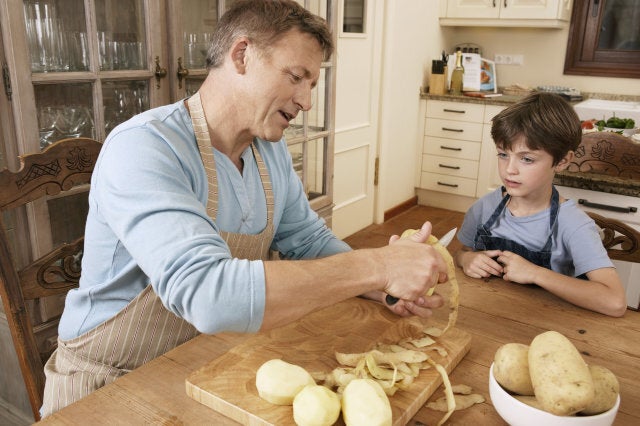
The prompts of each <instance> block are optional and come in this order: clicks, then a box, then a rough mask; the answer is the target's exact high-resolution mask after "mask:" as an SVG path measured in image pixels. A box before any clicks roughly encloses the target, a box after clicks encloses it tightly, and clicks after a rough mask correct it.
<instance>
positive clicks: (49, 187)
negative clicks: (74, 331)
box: [0, 138, 102, 420]
mask: <svg viewBox="0 0 640 426" xmlns="http://www.w3.org/2000/svg"><path fill="white" fill-rule="evenodd" d="M101 147H102V144H101V143H100V142H98V141H96V140H93V139H88V138H74V139H64V140H61V141H58V142H56V143H54V144H52V145H50V146H48V147H47V148H46V149H45V150H44V151H42V152H40V153H36V154H28V155H24V156H21V157H20V163H21V167H20V170H18V171H17V172H12V171H10V170H8V169H4V170H2V171H0V297H1V298H2V303H3V307H4V311H5V314H6V317H7V322H8V325H9V329H10V331H11V335H12V337H13V342H14V346H15V350H16V353H17V356H18V361H19V363H20V368H21V370H22V375H23V378H24V382H25V385H26V389H27V393H28V395H29V400H30V403H31V407H32V410H33V414H34V417H35V419H36V420H39V418H40V415H39V410H40V407H41V406H42V394H43V390H44V380H45V378H44V363H45V362H46V360H47V359H48V358H49V356H50V355H51V352H52V349H51V350H47V351H43V350H42V349H41V348H40V349H39V347H38V346H39V345H38V344H37V341H36V335H35V333H34V324H33V323H32V313H31V312H30V309H31V307H32V306H34V302H32V301H36V300H38V299H40V298H43V297H48V296H53V295H60V294H66V292H67V291H69V290H70V289H72V288H74V287H77V285H78V280H79V278H80V260H81V258H82V249H83V242H84V238H83V237H81V238H79V239H77V240H76V241H74V242H72V243H69V244H63V245H60V246H58V247H55V248H54V249H53V250H52V251H50V252H49V253H47V254H45V255H43V256H41V257H39V258H38V259H36V260H32V261H29V262H25V263H28V264H27V265H26V266H24V267H19V268H18V267H17V266H16V265H17V263H18V262H17V261H16V258H15V257H14V254H15V251H14V249H15V246H16V243H17V241H15V238H13V239H11V238H9V233H8V232H7V229H8V228H9V226H8V224H6V223H5V222H4V220H5V218H6V217H8V216H6V212H8V211H10V210H14V209H19V208H22V207H23V206H26V205H27V204H29V203H31V202H34V201H35V202H37V201H38V200H39V199H42V198H44V199H46V198H47V197H51V196H53V195H57V194H61V193H65V192H67V191H69V190H71V189H75V190H78V185H86V184H89V182H90V179H91V173H92V172H93V168H94V166H95V162H96V159H97V157H98V153H99V152H100V148H101ZM58 320H59V317H57V318H52V319H50V321H54V322H55V323H56V324H55V330H57V321H58Z"/></svg>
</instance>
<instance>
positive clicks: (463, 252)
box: [455, 246, 502, 278]
mask: <svg viewBox="0 0 640 426" xmlns="http://www.w3.org/2000/svg"><path fill="white" fill-rule="evenodd" d="M501 253H502V251H500V250H486V251H473V249H472V248H471V247H468V246H462V248H461V249H460V250H458V252H457V253H456V255H455V262H456V265H458V266H459V267H460V268H462V271H463V272H464V273H465V274H466V275H468V276H470V277H471V278H487V277H489V276H491V275H496V276H498V277H499V276H501V275H502V265H500V264H499V263H498V262H496V260H495V258H496V257H497V256H499V255H500V254H501Z"/></svg>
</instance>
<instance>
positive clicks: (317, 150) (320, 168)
mask: <svg viewBox="0 0 640 426" xmlns="http://www.w3.org/2000/svg"><path fill="white" fill-rule="evenodd" d="M326 143H327V140H326V138H322V139H314V140H311V141H308V142H307V143H306V156H307V158H306V167H305V175H304V183H305V187H304V189H305V191H306V193H307V197H309V199H310V200H313V199H314V198H316V197H319V196H321V195H325V194H326V190H325V187H324V164H325V144H326Z"/></svg>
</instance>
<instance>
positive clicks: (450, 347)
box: [186, 298, 471, 426]
mask: <svg viewBox="0 0 640 426" xmlns="http://www.w3.org/2000/svg"><path fill="white" fill-rule="evenodd" d="M426 325H428V326H440V327H442V328H444V326H445V324H439V323H435V322H433V321H427V320H422V319H420V318H415V317H412V318H400V317H398V316H396V315H394V314H393V313H391V312H390V311H389V310H388V309H386V308H385V307H384V306H382V305H380V304H378V303H374V302H371V301H367V300H363V299H360V298H354V299H349V300H346V301H344V302H342V303H339V304H337V305H334V306H330V307H328V308H325V309H322V310H319V311H316V312H314V313H312V314H310V315H307V316H306V317H304V318H302V319H301V320H299V321H296V322H294V323H292V324H289V325H287V326H284V327H281V328H278V329H276V330H272V331H270V332H266V333H259V334H256V335H254V336H252V337H250V338H249V339H248V340H246V341H245V342H243V343H242V344H240V345H238V346H236V347H234V348H233V349H231V350H230V351H229V352H227V353H226V354H225V355H223V356H221V357H219V358H217V359H215V360H213V361H211V362H210V363H209V364H207V365H205V366H204V367H203V368H201V369H200V370H197V371H195V372H193V373H192V374H191V375H190V376H189V377H188V378H187V380H186V390H187V394H188V395H189V396H190V397H191V398H193V399H195V400H196V401H198V402H200V403H202V404H204V405H206V406H208V407H211V408H212V409H214V410H216V411H218V412H220V413H222V414H224V415H225V416H227V417H230V418H232V419H234V420H236V421H238V422H240V423H242V424H245V425H278V426H280V425H295V422H294V421H293V409H292V407H291V406H278V405H273V404H270V403H268V402H267V401H265V400H263V399H262V398H260V397H259V396H258V391H257V389H256V386H255V375H256V371H257V370H258V368H259V367H260V366H261V365H262V364H263V363H264V362H265V361H268V360H270V359H273V358H281V359H283V360H284V361H287V362H290V363H292V364H297V365H299V366H301V367H303V368H305V369H306V370H307V371H309V372H310V373H312V375H313V373H314V372H325V373H328V372H330V371H331V370H333V369H334V368H335V367H337V366H338V363H337V361H336V360H335V355H334V353H335V352H345V353H360V352H365V351H367V350H370V349H372V348H373V347H374V346H375V344H376V343H380V342H382V343H396V342H398V341H400V340H401V339H403V338H406V337H412V338H415V337H423V336H424V335H423V334H422V330H423V329H424V327H425V326H426ZM436 340H437V342H438V344H439V345H441V346H443V347H445V349H446V350H447V352H448V356H447V357H445V358H443V357H440V356H438V355H437V353H435V351H433V352H430V354H431V355H432V358H433V360H434V361H435V362H437V363H438V364H441V365H442V366H443V367H444V368H445V369H446V370H447V372H449V373H450V372H451V371H452V370H453V369H454V368H455V367H456V365H458V363H459V362H460V360H462V358H463V357H464V356H465V355H466V353H467V352H468V351H469V349H470V347H471V335H470V334H469V333H467V332H465V331H463V330H459V329H457V328H455V327H454V328H452V329H450V330H449V331H447V333H446V334H445V335H444V336H442V337H439V338H438V339H436ZM441 383H442V378H441V377H440V375H439V374H438V372H437V371H436V370H435V369H434V368H431V369H428V370H422V371H421V372H420V375H419V376H418V377H417V378H416V379H415V381H414V383H413V384H412V385H411V387H410V388H409V389H407V390H399V391H397V392H396V393H395V395H394V396H392V397H390V398H389V401H390V402H391V407H392V411H393V424H394V426H395V425H405V424H406V423H407V422H408V421H409V420H410V419H411V418H412V417H413V416H414V415H415V414H416V412H417V411H418V410H419V409H420V408H421V407H422V405H424V403H425V402H426V401H427V400H428V399H429V398H430V397H431V395H432V394H433V392H434V391H435V390H436V389H437V388H438V386H440V384H441ZM336 424H339V425H344V423H343V421H342V417H340V419H339V421H338V423H336Z"/></svg>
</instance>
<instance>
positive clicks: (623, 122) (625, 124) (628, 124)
mask: <svg viewBox="0 0 640 426" xmlns="http://www.w3.org/2000/svg"><path fill="white" fill-rule="evenodd" d="M635 125H636V122H635V121H634V120H633V119H632V118H619V117H616V116H615V115H614V116H613V117H610V118H608V119H607V121H604V120H600V121H598V122H596V126H597V127H598V130H602V128H604V127H610V128H612V129H633V128H635Z"/></svg>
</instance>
